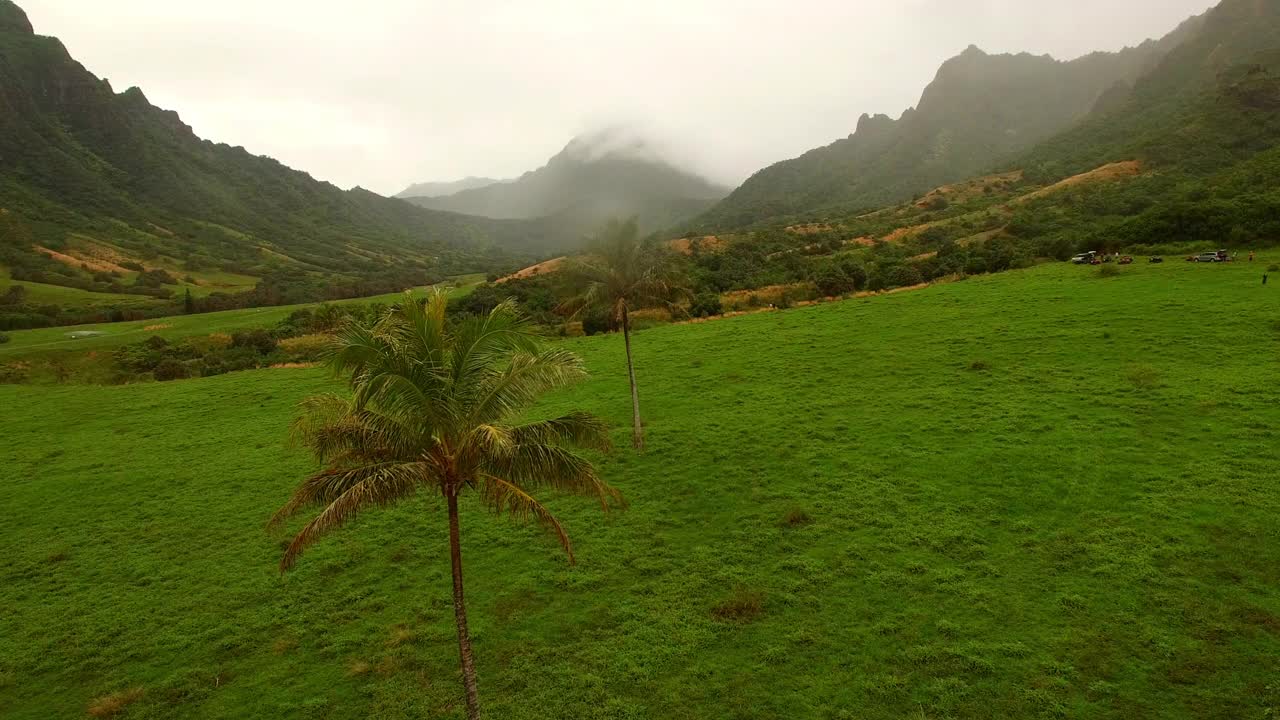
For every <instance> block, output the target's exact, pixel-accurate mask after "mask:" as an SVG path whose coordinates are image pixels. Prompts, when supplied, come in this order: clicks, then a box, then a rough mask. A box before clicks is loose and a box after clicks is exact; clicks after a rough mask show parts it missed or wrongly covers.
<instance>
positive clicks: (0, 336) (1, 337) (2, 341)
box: [0, 332, 9, 345]
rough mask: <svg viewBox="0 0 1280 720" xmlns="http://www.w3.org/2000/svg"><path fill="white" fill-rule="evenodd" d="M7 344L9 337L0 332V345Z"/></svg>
mask: <svg viewBox="0 0 1280 720" xmlns="http://www.w3.org/2000/svg"><path fill="white" fill-rule="evenodd" d="M7 342H9V336H8V335H5V334H4V333H2V332H0V345H3V344H5V343H7Z"/></svg>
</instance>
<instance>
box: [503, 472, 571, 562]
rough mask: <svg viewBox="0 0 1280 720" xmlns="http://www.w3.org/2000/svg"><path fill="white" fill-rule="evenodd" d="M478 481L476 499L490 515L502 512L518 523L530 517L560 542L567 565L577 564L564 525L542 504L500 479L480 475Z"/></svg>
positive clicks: (512, 484)
mask: <svg viewBox="0 0 1280 720" xmlns="http://www.w3.org/2000/svg"><path fill="white" fill-rule="evenodd" d="M480 479H481V483H480V487H479V491H480V496H481V497H482V498H483V499H484V502H485V504H486V505H487V506H488V507H489V510H490V511H491V512H493V513H494V514H495V515H501V514H503V513H506V514H508V515H510V516H511V517H514V518H516V519H517V520H522V521H527V520H528V519H529V518H530V517H532V518H535V519H536V520H538V522H540V523H542V525H543V526H544V527H546V528H547V529H548V530H550V531H551V532H552V533H553V534H555V536H556V539H557V540H559V541H560V546H561V547H563V548H564V551H565V553H566V554H567V555H568V556H569V564H570V565H573V564H575V563H576V562H577V560H576V558H574V556H573V543H572V542H571V541H570V540H569V534H568V533H566V532H565V531H564V526H563V525H561V524H560V521H559V520H557V519H556V517H555V515H552V514H551V512H550V511H549V510H547V508H546V507H545V506H543V504H542V503H540V502H538V501H537V500H535V499H534V498H533V496H532V495H530V494H529V493H527V492H525V491H524V490H521V489H520V488H519V487H517V486H516V485H515V484H514V483H510V482H507V481H506V480H503V479H502V478H499V477H495V476H493V475H482V476H481V477H480Z"/></svg>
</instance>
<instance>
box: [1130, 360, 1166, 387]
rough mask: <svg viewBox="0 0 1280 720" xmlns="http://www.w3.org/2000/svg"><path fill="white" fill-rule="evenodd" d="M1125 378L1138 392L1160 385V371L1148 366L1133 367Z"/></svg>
mask: <svg viewBox="0 0 1280 720" xmlns="http://www.w3.org/2000/svg"><path fill="white" fill-rule="evenodd" d="M1126 377H1128V379H1129V382H1131V383H1133V386H1134V387H1136V388H1138V389H1139V390H1150V389H1152V388H1154V387H1156V386H1157V385H1159V384H1160V371H1158V370H1156V369H1155V368H1153V367H1151V366H1150V365H1135V366H1134V367H1132V368H1130V369H1129V373H1128V375H1127V376H1126Z"/></svg>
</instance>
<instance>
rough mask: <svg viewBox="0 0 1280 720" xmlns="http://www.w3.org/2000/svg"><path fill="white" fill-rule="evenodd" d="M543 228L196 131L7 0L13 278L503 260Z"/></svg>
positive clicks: (84, 282) (0, 37)
mask: <svg viewBox="0 0 1280 720" xmlns="http://www.w3.org/2000/svg"><path fill="white" fill-rule="evenodd" d="M539 232H540V230H539V229H538V226H537V225H536V224H531V223H523V222H513V221H496V220H489V219H483V218H468V217H463V216H461V215H457V214H453V213H446V212H438V211H429V210H424V209H422V208H418V207H415V206H413V205H411V204H409V203H406V202H403V201H401V200H394V199H388V198H384V197H381V196H378V195H376V194H374V193H371V192H368V191H365V190H362V189H359V188H357V189H354V190H351V191H343V190H341V189H339V188H337V187H335V186H333V185H331V184H329V183H325V182H319V181H317V180H315V179H313V178H312V177H311V176H309V175H307V174H306V173H303V172H299V171H296V170H292V169H290V168H288V167H285V166H284V165H282V164H280V163H279V162H277V161H275V160H273V159H271V158H267V157H260V156H255V155H253V154H251V153H250V152H248V151H246V150H245V149H244V148H241V147H231V146H228V145H222V144H215V143H212V142H209V141H206V140H202V139H200V138H199V137H197V136H196V135H195V134H194V133H193V132H192V130H191V128H190V127H188V126H187V125H186V124H184V123H183V122H182V120H181V119H180V118H179V117H178V115H177V114H176V113H174V112H170V111H166V110H161V109H159V108H157V107H155V106H153V105H152V104H151V103H149V102H148V101H147V98H146V97H145V96H144V95H143V93H142V91H141V90H139V89H137V88H130V89H128V90H126V91H125V92H123V93H116V92H114V91H113V90H112V88H111V86H110V84H109V83H108V82H107V81H106V80H100V79H98V78H97V77H95V76H94V75H92V74H91V73H90V72H88V71H87V70H86V69H85V68H84V67H83V66H81V65H80V64H79V63H77V62H76V61H75V60H74V59H73V58H72V57H71V55H70V54H69V53H68V52H67V50H66V48H65V47H63V45H62V43H60V42H59V41H58V40H57V39H55V38H51V37H42V36H38V35H36V34H35V33H34V32H33V29H32V27H31V24H30V22H29V21H28V20H27V17H26V15H25V14H24V13H23V11H22V10H21V9H20V8H19V7H18V6H16V5H15V4H13V3H12V2H9V0H0V265H4V266H7V267H8V269H9V272H10V273H11V274H12V275H13V276H14V277H15V278H26V279H36V280H39V281H41V282H52V283H56V284H64V285H73V286H80V287H85V288H86V289H102V288H100V287H98V286H99V285H102V282H96V283H95V282H94V280H93V279H92V277H91V276H90V275H89V273H87V272H85V270H84V269H82V267H81V265H88V266H90V269H92V268H93V267H94V266H99V267H104V266H105V267H110V266H114V265H118V264H119V263H121V262H127V263H131V264H141V265H144V266H156V267H163V268H168V269H171V270H176V271H180V272H187V271H215V270H216V271H224V272H234V273H240V274H245V275H251V276H257V277H263V276H266V275H268V274H272V273H278V272H282V271H293V272H298V273H303V274H305V275H308V276H312V277H315V278H328V279H330V280H332V281H333V282H336V283H342V282H349V283H354V282H358V281H361V280H362V279H363V280H366V281H367V280H369V279H378V278H387V277H389V276H393V275H394V276H395V277H398V278H408V277H410V276H413V277H416V278H419V279H420V278H421V277H422V276H423V275H424V274H445V273H455V272H463V271H476V270H484V269H486V268H489V267H492V266H495V265H509V264H510V263H511V262H512V261H513V258H514V257H523V256H524V254H525V251H524V250H522V249H521V248H524V247H527V246H529V245H536V244H538V243H540V242H543V239H542V238H540V237H539V236H538V233H539ZM512 248H514V249H515V250H511V249H512ZM54 258H57V259H54ZM82 260H83V261H85V262H83V263H82V262H78V261H82ZM419 281H420V280H419Z"/></svg>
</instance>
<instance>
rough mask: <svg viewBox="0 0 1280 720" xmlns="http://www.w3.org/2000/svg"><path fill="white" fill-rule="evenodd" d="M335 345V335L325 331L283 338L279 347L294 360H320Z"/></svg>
mask: <svg viewBox="0 0 1280 720" xmlns="http://www.w3.org/2000/svg"><path fill="white" fill-rule="evenodd" d="M332 346H333V336H332V335H325V334H323V333H315V334H312V335H301V336H299V337H295V338H286V339H284V340H281V341H280V343H279V347H280V349H281V350H283V351H284V352H285V353H286V354H287V355H288V356H289V359H290V360H292V361H295V362H297V361H311V360H319V359H320V358H321V357H322V356H323V355H324V353H325V351H326V350H328V349H329V348H330V347H332Z"/></svg>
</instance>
